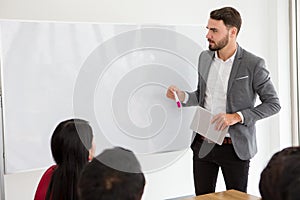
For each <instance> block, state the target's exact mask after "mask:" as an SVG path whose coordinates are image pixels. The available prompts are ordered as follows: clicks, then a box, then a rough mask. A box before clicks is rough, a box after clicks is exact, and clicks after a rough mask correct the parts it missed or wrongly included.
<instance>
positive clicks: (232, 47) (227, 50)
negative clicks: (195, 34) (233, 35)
mask: <svg viewBox="0 0 300 200" xmlns="http://www.w3.org/2000/svg"><path fill="white" fill-rule="evenodd" d="M236 48H237V43H236V42H234V43H232V44H228V45H227V46H226V47H224V48H223V49H221V50H219V51H217V53H218V57H219V58H220V59H222V60H223V61H226V60H227V59H228V58H230V57H231V56H232V55H233V54H234V52H235V51H236Z"/></svg>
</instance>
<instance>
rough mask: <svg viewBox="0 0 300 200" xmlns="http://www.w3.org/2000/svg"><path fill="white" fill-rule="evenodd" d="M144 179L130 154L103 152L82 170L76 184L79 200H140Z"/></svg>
mask: <svg viewBox="0 0 300 200" xmlns="http://www.w3.org/2000/svg"><path fill="white" fill-rule="evenodd" d="M144 186H145V177H144V174H143V172H142V171H141V166H140V164H139V161H138V160H137V158H136V157H135V155H134V154H133V152H132V151H130V150H127V149H124V148H120V147H115V148H113V149H107V150H104V151H103V152H102V153H101V154H100V155H98V156H97V157H96V158H94V159H93V160H92V161H91V162H90V163H88V164H87V165H86V166H85V168H84V169H83V171H82V173H81V176H80V178H79V181H78V196H79V199H80V200H101V199H105V200H110V199H111V200H140V199H141V198H142V195H143V191H144Z"/></svg>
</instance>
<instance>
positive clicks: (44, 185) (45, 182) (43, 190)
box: [34, 165, 56, 200]
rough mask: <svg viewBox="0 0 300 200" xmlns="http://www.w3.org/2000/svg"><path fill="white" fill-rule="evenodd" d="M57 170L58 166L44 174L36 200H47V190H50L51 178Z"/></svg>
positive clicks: (37, 190)
mask: <svg viewBox="0 0 300 200" xmlns="http://www.w3.org/2000/svg"><path fill="white" fill-rule="evenodd" d="M55 169H56V165H53V166H51V167H49V168H48V169H47V170H46V172H45V173H44V174H43V176H42V178H41V180H40V182H39V185H38V187H37V189H36V192H35V196H34V200H45V198H46V194H47V190H48V187H49V184H50V181H51V178H52V174H53V172H54V170H55Z"/></svg>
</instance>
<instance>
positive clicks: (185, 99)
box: [166, 7, 281, 195]
mask: <svg viewBox="0 0 300 200" xmlns="http://www.w3.org/2000/svg"><path fill="white" fill-rule="evenodd" d="M241 23H242V20H241V17H240V14H239V12H238V11H237V10H235V9H234V8H232V7H224V8H221V9H217V10H214V11H212V12H211V13H210V19H209V20H208V24H207V29H208V33H207V35H206V38H207V40H208V42H209V50H207V51H203V52H202V53H201V55H200V57H199V63H198V75H199V77H198V87H197V90H196V91H194V92H191V93H189V92H184V91H181V90H180V89H179V88H177V87H176V86H170V87H169V88H168V90H167V94H166V95H167V97H168V98H170V99H174V94H173V92H174V91H175V92H176V94H177V96H178V97H179V100H180V101H181V102H182V103H183V105H184V106H197V105H199V106H201V107H204V108H206V109H207V110H209V111H210V112H212V113H213V114H214V117H213V119H212V120H211V123H214V124H215V129H216V130H225V129H226V128H228V133H227V137H225V139H224V141H223V144H222V145H216V144H213V145H211V141H209V140H208V139H206V138H204V137H203V136H201V135H199V134H196V137H195V138H194V141H193V143H192V145H191V148H192V150H193V154H194V156H193V173H194V184H195V191H196V194H197V195H200V194H205V193H211V192H214V191H215V186H216V180H217V175H218V170H219V168H221V170H222V173H223V176H224V180H225V184H226V188H227V189H236V190H240V191H243V192H246V190H247V182H248V171H249V162H250V159H251V158H252V157H253V156H254V155H255V154H256V152H257V144H256V131H255V123H256V121H257V120H260V119H263V118H266V117H268V116H271V115H273V114H275V113H277V112H279V110H280V108H281V107H280V105H279V99H278V97H277V94H276V91H275V89H274V86H273V84H272V82H271V80H270V77H269V72H268V71H267V69H266V68H265V62H264V60H263V59H261V58H259V57H257V56H255V55H253V54H251V53H249V52H247V51H246V50H244V49H242V48H241V47H240V46H239V44H238V43H237V42H236V38H237V35H238V33H239V30H240V27H241ZM257 95H258V96H259V98H260V100H261V103H260V104H259V105H257V106H255V100H256V97H257ZM208 145H211V150H210V152H209V153H208V154H207V155H204V156H202V155H200V154H201V153H200V152H201V151H200V150H201V148H202V149H203V148H204V147H207V146H208Z"/></svg>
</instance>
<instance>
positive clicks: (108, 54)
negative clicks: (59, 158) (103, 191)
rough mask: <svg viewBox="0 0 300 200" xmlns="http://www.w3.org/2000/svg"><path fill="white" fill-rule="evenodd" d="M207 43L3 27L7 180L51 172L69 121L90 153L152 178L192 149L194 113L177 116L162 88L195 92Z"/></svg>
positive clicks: (168, 33) (186, 34)
mask: <svg viewBox="0 0 300 200" xmlns="http://www.w3.org/2000/svg"><path fill="white" fill-rule="evenodd" d="M204 34H205V29H204V26H200V25H199V26H192V25H186V26H184V25H180V26H179V25H176V26H175V25H136V24H95V23H57V22H28V21H26V22H25V21H1V22H0V44H1V46H0V51H1V52H0V53H1V54H0V55H1V87H2V101H3V138H4V156H5V157H4V163H5V173H15V172H20V171H26V170H32V169H37V168H44V167H47V166H49V165H50V164H52V163H53V159H52V157H51V150H50V138H51V135H52V132H53V130H54V128H55V127H56V125H57V124H58V123H59V122H60V121H62V120H65V119H67V118H71V117H77V118H78V117H79V118H84V119H86V120H88V121H90V123H91V125H92V127H93V131H94V135H95V139H96V146H97V151H96V153H100V152H101V151H102V150H103V149H105V148H108V147H112V146H123V147H125V148H129V149H131V150H133V151H134V152H135V153H136V154H137V155H138V157H139V158H140V160H141V161H142V166H143V167H144V169H147V170H149V171H150V170H153V169H154V168H160V167H162V164H161V162H160V161H162V162H163V160H165V158H163V157H162V155H163V153H165V152H171V153H165V154H168V157H171V159H170V160H168V161H165V163H163V165H167V164H168V163H167V162H171V160H174V159H175V158H176V157H178V155H180V153H179V154H174V152H181V153H182V151H184V150H186V149H187V148H189V145H190V143H191V140H192V137H193V136H192V131H191V130H190V128H189V126H190V123H191V120H192V116H193V114H194V109H193V108H184V109H179V108H177V106H176V103H175V102H173V101H171V100H169V99H167V98H166V96H165V93H166V88H167V87H168V86H169V85H171V84H175V85H177V86H178V87H180V88H181V89H183V90H189V91H190V90H195V88H196V84H197V61H198V56H199V54H200V52H201V51H202V50H203V46H204V45H205V41H203V39H202V38H204V39H205V35H204ZM201 39H202V41H201ZM170 155H174V156H173V157H172V156H170ZM154 157H155V159H156V160H160V161H159V162H153V158H154ZM153 163H159V164H156V165H154V164H153Z"/></svg>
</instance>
